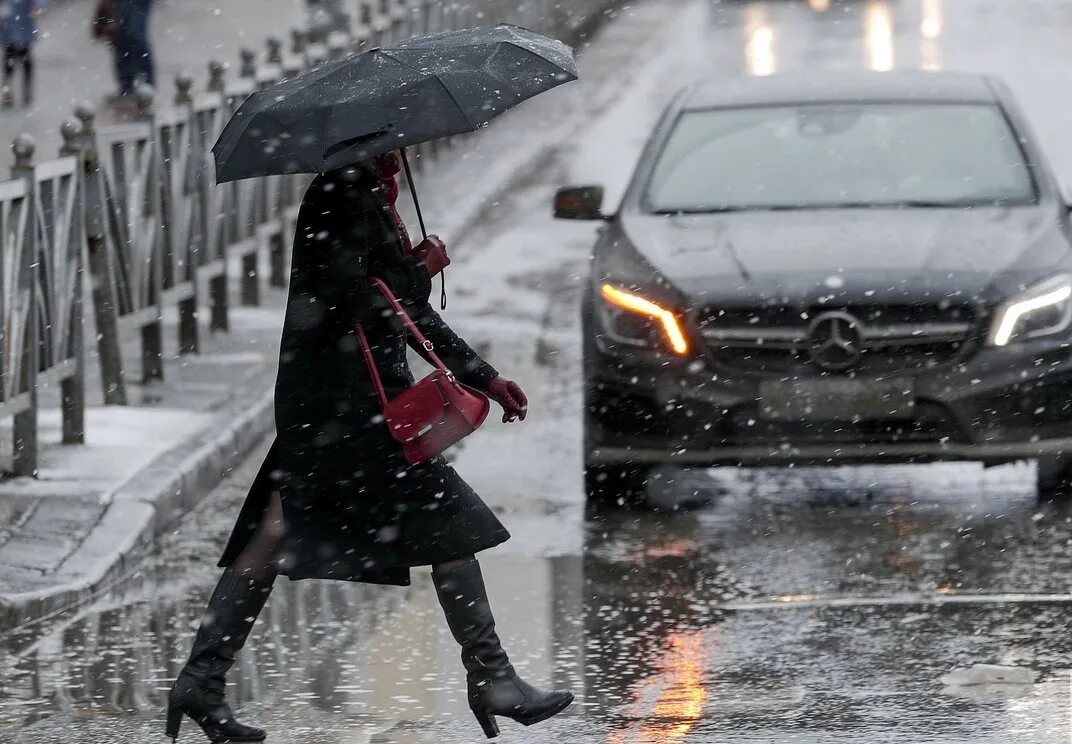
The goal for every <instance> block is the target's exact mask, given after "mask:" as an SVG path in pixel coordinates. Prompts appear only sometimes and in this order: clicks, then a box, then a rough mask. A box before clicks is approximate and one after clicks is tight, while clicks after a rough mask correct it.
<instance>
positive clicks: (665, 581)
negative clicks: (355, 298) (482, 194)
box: [0, 0, 1072, 744]
mask: <svg viewBox="0 0 1072 744" xmlns="http://www.w3.org/2000/svg"><path fill="white" fill-rule="evenodd" d="M646 7H647V8H651V7H655V8H658V9H660V10H661V11H662V12H663V13H665V14H668V17H670V21H669V22H668V25H667V26H666V28H664V29H661V30H658V31H653V38H652V40H651V41H650V43H651V44H652V45H653V46H656V47H658V48H659V49H662V50H664V54H663V55H662V57H661V59H660V61H659V62H658V63H657V64H656V63H653V64H652V67H651V69H650V70H648V71H647V72H645V73H642V74H639V75H637V76H636V77H635V79H633V80H631V83H630V88H629V93H628V95H623V96H621V98H620V100H619V101H617V102H616V103H615V104H614V105H613V106H611V107H609V108H607V110H606V111H604V112H602V113H601V114H600V116H601V117H602V118H599V119H598V120H596V121H594V122H593V123H592V126H591V127H589V128H588V130H586V131H584V132H579V133H577V134H576V136H573V137H570V138H569V141H568V142H564V144H563V145H562V146H561V147H560V148H559V149H558V150H556V151H555V152H554V153H550V154H549V156H548V158H547V162H546V163H545V164H544V166H543V167H542V168H540V169H539V170H538V171H537V172H536V173H535V174H533V175H532V177H531V178H529V179H527V180H526V181H524V182H523V183H519V184H516V185H515V188H514V189H513V191H512V192H511V193H510V194H508V195H504V199H503V201H502V203H501V204H499V205H498V206H497V207H496V208H495V209H494V210H492V211H491V212H489V214H488V216H487V219H486V220H485V222H484V223H483V224H481V225H478V226H476V227H475V228H474V229H473V230H472V231H471V232H470V234H469V235H468V236H467V237H466V239H465V249H466V251H468V252H467V253H466V254H465V255H466V256H467V258H466V259H465V260H463V261H460V262H459V267H458V271H456V272H455V274H454V277H455V278H454V280H453V282H454V286H455V290H456V293H455V294H454V295H453V298H452V303H456V304H455V305H453V306H452V312H457V311H458V309H459V308H460V310H461V312H462V315H461V318H462V321H461V322H460V323H459V325H460V330H461V331H462V332H463V334H464V335H466V336H467V337H469V338H471V339H472V340H474V343H476V344H477V345H478V346H479V347H480V348H487V349H490V351H489V354H490V357H491V359H492V361H493V362H495V363H496V365H497V366H499V367H500V368H501V369H503V370H504V372H507V373H508V374H511V373H513V374H516V375H517V376H518V377H519V378H520V379H521V381H522V382H523V384H524V385H525V386H526V389H527V390H529V392H530V397H531V398H532V399H533V401H534V409H533V414H532V416H531V417H530V421H527V422H526V423H525V424H524V425H522V426H520V427H510V428H505V427H502V426H500V425H494V426H492V427H491V429H490V431H489V432H488V433H484V434H481V435H479V436H478V437H475V438H474V439H473V440H472V441H471V442H470V443H467V444H466V445H465V447H464V448H463V449H462V450H461V451H460V453H459V454H458V458H457V464H458V468H459V470H460V472H461V473H462V474H463V475H464V476H466V477H467V479H469V480H470V481H471V482H472V483H473V485H474V486H475V487H476V488H477V490H478V491H479V492H480V493H482V494H483V495H484V497H485V499H486V500H487V501H488V502H489V504H491V505H492V506H493V508H495V509H496V510H497V511H498V512H499V513H500V514H501V515H502V518H503V520H504V521H505V522H506V524H507V525H508V526H509V527H510V529H511V531H512V532H513V533H514V535H515V538H514V539H513V540H511V541H510V542H508V543H506V544H505V545H503V546H501V547H500V548H497V549H496V550H494V551H490V552H489V553H487V554H486V555H485V557H484V561H483V563H484V566H485V574H486V576H487V578H488V585H489V589H490V592H491V597H492V601H493V604H494V606H495V608H496V614H497V616H498V620H499V625H500V630H501V632H502V635H503V636H504V638H505V639H506V640H507V642H508V649H509V650H510V652H511V654H512V656H513V658H514V661H515V662H516V663H517V665H518V666H519V667H520V668H521V669H523V671H524V673H525V674H526V676H528V677H530V678H531V679H532V680H533V681H534V682H537V683H541V684H550V683H552V682H553V683H555V684H560V685H568V686H570V687H571V688H572V689H573V690H575V691H576V692H577V695H578V702H577V704H575V705H574V706H573V708H571V709H570V710H569V711H568V712H567V713H566V714H564V715H563V716H560V717H558V718H556V719H554V720H552V721H549V722H547V723H545V724H541V725H540V726H537V727H534V728H531V729H522V728H521V727H518V726H514V725H512V724H510V723H508V722H503V730H504V733H503V737H502V740H504V741H525V742H606V743H607V744H632V743H634V742H639V743H648V742H651V743H653V744H654V743H656V742H658V743H659V744H662V743H664V742H670V743H674V742H707V743H709V744H714V743H715V742H735V743H736V742H756V743H757V744H758V743H760V742H763V743H764V744H767V743H771V742H774V743H778V744H781V743H782V742H793V743H794V744H796V743H812V742H814V743H816V744H818V742H824V743H826V742H835V743H838V742H846V743H848V742H854V743H855V742H869V743H872V742H878V743H884V742H890V743H892V742H912V743H913V744H916V743H925V744H926V743H934V744H938V743H941V744H952V743H954V742H956V743H958V744H959V743H964V744H967V743H968V742H972V743H973V744H977V743H979V742H984V743H985V742H1001V743H1002V744H1021V743H1022V744H1039V743H1045V744H1051V743H1053V744H1057V743H1059V742H1064V741H1068V740H1069V734H1070V730H1072V677H1070V672H1072V661H1070V659H1072V634H1070V633H1069V620H1068V618H1069V607H1070V605H1072V596H1070V592H1072V585H1070V584H1072V582H1070V580H1069V577H1070V576H1072V551H1070V547H1072V506H1070V505H1069V504H1060V503H1051V504H1039V503H1038V500H1037V498H1036V494H1035V492H1034V486H1033V469H1032V466H1031V465H1016V466H1007V467H1002V468H995V469H992V470H989V471H984V470H983V469H982V468H979V467H975V466H970V465H934V466H918V467H909V466H896V467H867V468H843V469H800V468H797V469H786V470H756V471H746V472H737V471H735V470H732V469H720V470H715V471H706V472H691V473H690V472H677V471H672V470H670V471H666V472H664V473H663V476H664V477H662V478H660V480H659V485H658V487H657V488H656V489H655V491H654V492H653V496H654V497H655V498H657V499H658V500H659V501H660V502H661V503H663V504H664V505H668V506H672V505H673V504H674V503H678V502H680V501H682V500H683V499H684V498H687V497H689V498H691V497H694V496H695V495H696V494H699V495H701V496H702V497H704V498H705V499H706V501H707V502H708V503H706V505H704V506H702V507H700V508H697V509H693V510H674V509H672V508H671V509H669V510H666V511H662V512H656V513H647V512H628V513H613V512H610V513H603V514H601V515H598V516H597V518H592V519H586V518H585V514H584V508H583V503H582V501H583V499H582V494H581V487H580V483H581V478H580V471H579V462H580V456H579V451H578V446H579V445H578V443H579V421H578V417H577V411H578V410H579V391H578V389H577V388H578V385H577V380H578V379H579V377H578V375H579V369H578V365H579V353H578V346H579V344H578V340H579V336H578V331H577V328H576V317H577V313H576V287H577V284H578V282H579V281H580V280H579V278H578V277H579V276H581V275H582V274H583V271H584V266H585V249H586V247H587V246H588V245H589V244H590V241H591V236H592V228H590V227H588V226H584V225H566V224H557V225H556V224H553V223H551V222H550V220H549V219H548V216H547V213H548V211H549V210H548V203H549V202H548V200H549V198H550V194H551V193H552V191H553V189H554V187H555V186H557V185H560V184H562V183H565V182H567V181H571V180H578V181H580V180H583V181H591V180H593V179H598V178H599V176H600V175H604V176H606V180H608V181H609V183H608V186H609V187H610V190H611V192H612V193H613V189H614V188H615V187H620V180H621V179H623V178H624V177H626V176H627V175H628V168H629V163H630V158H632V157H633V155H634V154H635V150H636V148H637V147H639V146H640V144H641V143H642V141H643V137H644V135H645V133H646V128H647V127H648V126H649V125H650V121H651V119H652V118H654V116H655V115H656V114H657V113H658V109H659V106H660V105H661V102H662V101H663V100H665V96H666V93H667V91H668V90H669V89H671V88H672V85H673V81H675V80H676V79H677V78H678V76H679V75H680V74H681V73H682V72H683V71H684V70H686V69H688V68H690V67H691V66H692V61H694V60H696V59H700V60H703V61H704V64H703V65H701V67H703V66H704V65H706V67H704V69H706V70H708V71H710V72H711V73H712V74H722V75H726V74H740V73H742V72H752V73H754V74H757V73H763V72H769V71H772V70H782V69H792V68H795V67H800V66H815V67H824V66H825V67H853V66H857V67H858V66H872V67H879V68H881V67H883V66H886V65H887V64H894V65H904V66H910V67H916V66H921V65H923V66H926V65H928V64H934V65H940V66H944V67H969V68H976V69H978V68H979V67H981V66H983V65H984V63H985V64H987V65H990V66H991V67H993V68H994V69H997V70H999V71H1000V72H1002V74H1003V75H1004V76H1005V77H1006V78H1007V79H1009V81H1010V83H1011V84H1012V85H1013V87H1014V89H1015V90H1016V91H1017V93H1019V94H1020V95H1021V98H1023V99H1024V103H1025V107H1026V108H1027V109H1028V111H1029V114H1030V115H1031V116H1032V118H1033V119H1034V120H1035V122H1036V124H1037V125H1038V128H1039V129H1040V131H1042V132H1043V138H1044V140H1046V141H1048V143H1049V144H1050V145H1052V146H1058V145H1060V143H1061V140H1060V139H1059V138H1058V137H1057V136H1056V135H1058V134H1059V133H1060V132H1062V131H1068V126H1067V125H1068V123H1069V121H1070V117H1072V104H1069V103H1068V102H1067V100H1066V99H1067V96H1065V95H1064V93H1065V92H1066V91H1068V90H1072V86H1069V85H1067V84H1065V83H1067V82H1068V77H1069V71H1070V70H1072V65H1069V62H1070V61H1072V60H1069V57H1070V56H1072V45H1068V44H1067V39H1069V38H1072V8H1068V7H1066V5H1065V4H1064V3H1063V2H1061V0H1052V1H1050V2H1044V1H1043V0H1027V1H1025V2H1015V3H1014V2H1000V1H998V0H989V1H988V0H971V1H969V0H963V1H959V0H949V2H945V3H942V2H931V1H929V0H900V1H899V2H889V3H887V2H858V3H848V4H843V3H836V2H832V3H830V5H829V8H828V9H827V10H825V11H820V10H818V8H823V7H827V6H826V5H825V4H824V3H822V2H820V0H813V1H812V2H811V3H798V2H770V3H758V2H757V3H749V2H735V3H724V4H722V5H714V4H711V3H707V2H693V3H689V2H686V3H677V2H667V3H638V4H637V8H638V12H640V10H641V9H643V8H646ZM936 8H937V9H938V10H936ZM939 11H940V14H939V15H936V13H938V12H939ZM669 14H673V15H672V16H670V15H669ZM869 19H870V20H869ZM883 19H885V20H883ZM763 29H767V31H764V30H763ZM984 29H990V30H991V32H992V35H991V36H988V37H987V41H986V46H983V45H982V44H981V43H980V40H981V38H982V35H983V30H984ZM997 30H1000V33H997V32H996V31H997ZM627 40H628V37H627V36H623V43H625V42H626V41H627ZM928 49H929V50H930V51H925V50H928ZM1014 52H1015V53H1014ZM926 55H931V56H929V57H928V56H926ZM934 55H938V56H934ZM928 60H929V61H928ZM693 72H696V71H695V70H694V71H693ZM701 72H702V70H701ZM1061 81H1064V83H1061ZM1058 83H1061V86H1058ZM1062 126H1063V127H1064V129H1063V130H1062V129H1061V127H1062ZM1057 155H1058V153H1056V152H1055V153H1054V156H1055V160H1057V164H1058V167H1059V168H1061V170H1062V172H1063V173H1064V174H1065V175H1066V176H1069V175H1072V168H1069V167H1065V166H1064V164H1062V162H1061V160H1060V158H1059V157H1057ZM1066 162H1068V163H1069V165H1072V161H1066ZM597 169H598V170H597ZM504 255H507V256H512V258H511V261H512V263H509V264H505V263H504V259H503V256H504ZM467 262H469V263H471V264H472V265H467ZM504 266H505V267H506V268H504ZM496 272H497V273H496ZM463 276H464V277H468V278H463ZM496 276H497V277H498V278H496ZM503 277H506V279H503ZM507 292H509V293H510V297H511V300H512V302H513V303H514V304H513V305H512V306H511V312H509V313H506V314H505V315H506V316H507V317H506V318H505V319H504V317H503V316H504V314H503V313H502V312H501V308H500V312H499V314H498V315H495V316H493V315H492V308H491V307H490V305H491V304H493V302H494V301H501V300H502V295H503V294H504V293H507ZM489 297H490V298H491V299H488V298H489ZM450 317H451V318H452V322H453V318H455V317H456V316H455V315H451V316H450ZM482 437H484V438H482ZM490 437H498V438H497V439H492V438H490ZM493 442H495V443H497V445H498V447H499V449H497V450H496V449H493V448H494V447H495V446H496V444H493ZM492 453H498V454H495V455H494V456H490V455H491V454H492ZM257 464H258V461H257V456H254V457H253V458H251V459H250V460H249V461H247V462H246V463H244V464H243V465H242V466H241V467H239V468H237V469H236V470H235V472H234V474H233V476H232V477H231V478H230V479H229V480H228V481H227V482H225V483H224V484H223V485H222V486H221V487H220V488H219V489H217V491H216V492H215V493H214V494H213V495H212V496H211V497H209V498H208V499H206V500H205V501H204V502H203V503H202V504H201V506H200V507H198V509H197V510H196V512H195V513H194V514H193V515H191V517H190V518H189V519H188V520H186V521H185V522H184V524H183V526H182V528H181V531H178V532H176V534H174V535H172V536H170V537H169V538H168V539H167V540H166V541H165V542H164V544H163V545H162V547H161V552H160V554H159V556H158V557H157V559H156V560H155V561H154V563H153V564H152V565H151V566H149V567H147V569H146V570H145V571H144V572H143V573H141V574H139V575H138V576H135V577H134V578H133V579H132V580H130V581H129V582H127V583H125V584H124V585H122V586H121V587H119V588H118V589H117V590H116V591H115V592H113V593H112V594H111V595H109V596H107V597H104V598H102V599H101V600H100V601H98V602H97V603H96V604H94V605H92V606H89V607H86V608H82V609H81V610H79V611H78V612H77V613H72V614H71V615H70V616H65V617H61V618H56V619H54V620H52V621H49V622H46V623H43V624H42V625H40V626H37V627H31V628H26V629H24V630H22V631H20V632H18V633H16V634H13V635H9V636H6V637H4V638H2V639H0V643H2V644H3V645H2V654H0V742H2V743H3V744H8V743H9V742H10V743H11V744H51V742H71V741H77V742H87V744H88V743H94V742H101V743H104V742H109V743H110V742H116V741H144V740H150V741H152V740H160V739H161V738H162V737H161V733H162V718H161V710H162V706H163V699H164V695H165V693H166V689H167V687H168V685H169V683H170V679H171V678H172V677H173V676H174V674H175V673H176V671H177V670H178V668H179V666H180V665H181V663H182V661H183V657H184V655H185V653H186V652H187V649H188V645H189V642H190V639H191V637H192V633H193V630H194V628H195V627H196V623H197V620H198V617H199V614H200V612H201V609H202V607H203V603H204V601H205V598H206V596H207V594H208V592H209V591H210V590H211V587H212V584H213V582H214V581H215V578H216V576H217V569H215V568H214V567H213V565H212V564H213V563H214V562H215V558H216V556H217V555H218V552H219V550H220V549H221V547H222V544H223V541H224V540H225V538H226V535H227V532H228V531H229V529H230V525H231V521H232V520H233V516H234V514H235V513H236V511H237V508H238V505H239V503H240V502H241V498H242V496H243V495H244V489H245V488H246V487H247V486H248V483H249V482H250V481H251V479H252V476H253V473H254V470H255V467H256V465H257ZM457 654H458V652H457V648H456V646H455V644H454V642H453V641H452V640H451V638H450V636H449V633H448V631H447V629H446V627H445V624H444V622H443V620H442V617H441V615H440V611H439V608H438V606H437V604H436V601H435V596H434V592H433V591H432V587H431V585H430V581H429V579H428V577H427V575H426V573H425V572H423V571H419V570H418V571H414V584H413V586H412V587H409V588H406V589H398V588H383V587H370V586H358V585H347V584H340V583H329V582H294V583H291V582H286V581H282V582H280V583H279V585H278V587H277V590H276V592H275V593H274V594H273V596H272V599H271V601H270V602H269V605H268V607H267V609H266V610H265V613H264V615H263V616H262V618H261V620H260V621H259V623H258V625H257V627H256V629H255V632H254V637H253V639H252V640H251V642H250V644H249V647H248V652H246V653H244V655H243V658H242V659H241V661H240V664H239V665H238V669H237V670H236V673H235V674H234V675H233V678H232V682H233V686H232V689H231V692H230V694H231V696H232V699H233V700H235V701H236V702H238V703H239V705H240V708H241V711H242V714H243V717H245V718H249V719H250V720H255V721H257V722H259V723H262V724H264V725H265V726H266V727H268V728H269V730H270V731H271V732H272V735H271V736H270V737H269V740H268V741H269V742H285V743H286V744H343V743H350V742H376V743H377V744H389V743H390V744H418V743H420V744H425V743H428V744H431V743H432V742H436V743H437V744H446V743H448V742H450V743H453V742H474V741H479V740H481V736H480V732H479V728H478V727H477V725H476V723H475V722H474V721H473V720H472V719H471V717H470V716H469V714H468V712H467V710H466V707H465V700H464V683H463V677H462V673H461V669H460V664H459V662H458V656H457ZM976 664H999V665H1004V666H1011V667H1019V668H1023V669H1028V670H1032V671H1033V673H1034V679H1035V681H1034V682H1033V683H1030V684H1001V685H996V684H989V685H972V686H950V685H947V684H946V683H945V682H944V681H943V679H942V678H943V677H944V675H946V674H948V673H949V672H951V671H953V670H955V669H963V668H969V667H972V666H973V665H976ZM198 736H199V734H198V732H197V731H196V729H195V727H194V726H192V725H191V724H190V723H189V722H188V723H187V724H186V725H185V728H184V739H188V740H192V741H197V740H198V738H197V737H198Z"/></svg>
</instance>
